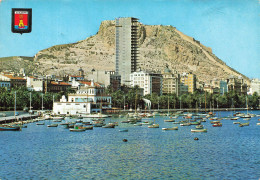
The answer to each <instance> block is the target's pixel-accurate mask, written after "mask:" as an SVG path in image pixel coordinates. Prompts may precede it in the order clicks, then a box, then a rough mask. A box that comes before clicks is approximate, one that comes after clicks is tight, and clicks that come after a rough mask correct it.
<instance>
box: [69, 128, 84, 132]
mask: <svg viewBox="0 0 260 180" xmlns="http://www.w3.org/2000/svg"><path fill="white" fill-rule="evenodd" d="M70 131H71V132H82V131H86V129H75V128H70Z"/></svg>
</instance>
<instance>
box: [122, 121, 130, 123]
mask: <svg viewBox="0 0 260 180" xmlns="http://www.w3.org/2000/svg"><path fill="white" fill-rule="evenodd" d="M121 123H129V121H121Z"/></svg>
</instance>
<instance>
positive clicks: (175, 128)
mask: <svg viewBox="0 0 260 180" xmlns="http://www.w3.org/2000/svg"><path fill="white" fill-rule="evenodd" d="M162 130H164V131H167V130H178V127H172V128H162Z"/></svg>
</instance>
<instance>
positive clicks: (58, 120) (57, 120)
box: [53, 119, 62, 122]
mask: <svg viewBox="0 0 260 180" xmlns="http://www.w3.org/2000/svg"><path fill="white" fill-rule="evenodd" d="M61 121H62V120H61V119H56V120H53V122H61Z"/></svg>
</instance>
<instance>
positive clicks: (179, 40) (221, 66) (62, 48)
mask: <svg viewBox="0 0 260 180" xmlns="http://www.w3.org/2000/svg"><path fill="white" fill-rule="evenodd" d="M114 24H115V22H114V21H113V20H112V21H103V22H102V23H101V25H100V28H99V31H98V32H97V34H96V35H93V36H91V37H89V38H87V39H85V40H82V41H79V42H76V43H73V44H65V45H57V46H53V47H50V48H48V49H44V50H41V51H39V52H38V53H37V54H36V55H35V57H34V64H35V69H34V72H36V73H42V74H56V75H61V76H62V75H63V74H75V73H76V71H77V70H78V69H79V68H80V67H82V69H84V70H85V71H86V72H90V70H91V69H92V68H95V69H96V70H114V69H115V65H114V62H115V25H114ZM138 37H139V47H140V48H139V66H140V67H141V69H143V70H154V71H162V70H163V69H164V68H165V65H166V64H168V65H169V68H170V69H174V70H177V71H178V72H179V73H182V72H193V73H194V74H196V75H197V78H198V81H204V82H205V81H207V80H211V79H214V78H217V79H227V78H228V77H229V76H230V75H234V76H242V77H243V78H244V79H246V81H249V79H248V78H247V77H246V76H244V75H242V74H241V73H239V72H237V71H236V70H234V69H232V68H231V67H229V66H227V65H226V64H225V63H224V62H223V61H222V60H220V59H219V58H218V57H217V56H215V55H214V54H213V53H212V50H211V48H209V47H206V46H204V45H202V44H201V43H200V42H199V41H197V40H195V39H194V38H192V37H189V36H187V35H185V34H183V33H182V32H180V31H178V30H177V29H176V28H175V27H172V26H162V25H143V24H141V23H140V24H139V32H138Z"/></svg>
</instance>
